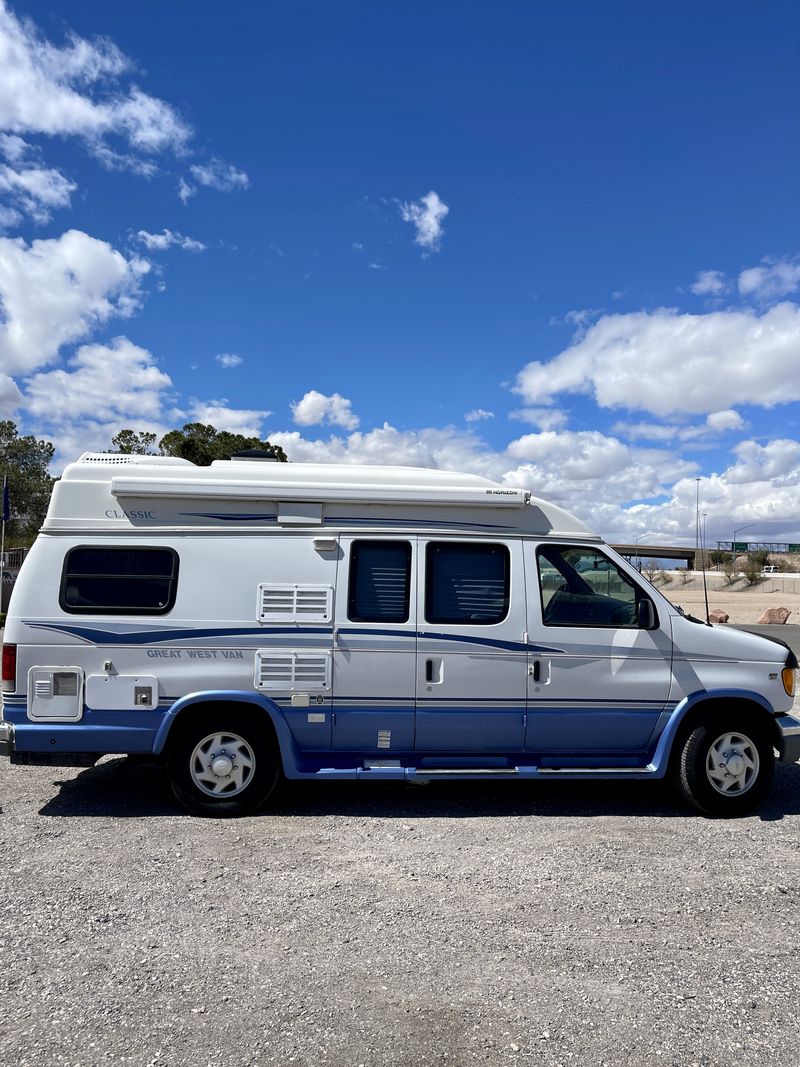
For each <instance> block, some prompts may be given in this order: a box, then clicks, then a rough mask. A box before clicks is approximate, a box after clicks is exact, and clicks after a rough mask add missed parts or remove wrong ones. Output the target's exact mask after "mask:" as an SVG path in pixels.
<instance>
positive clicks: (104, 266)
mask: <svg viewBox="0 0 800 1067" xmlns="http://www.w3.org/2000/svg"><path fill="white" fill-rule="evenodd" d="M148 269H149V264H148V263H147V261H146V260H141V259H137V258H135V257H134V258H131V259H126V258H125V257H124V256H123V255H122V254H121V253H120V252H118V251H116V249H114V248H112V247H111V245H110V244H107V243H106V242H105V241H98V240H97V239H96V238H94V237H89V236H88V234H85V233H83V232H82V231H81V230H68V231H67V232H66V233H64V234H62V235H61V237H58V238H51V239H48V240H38V241H33V242H31V244H30V245H27V244H26V243H25V241H24V240H23V239H22V238H10V237H0V310H1V311H2V315H0V365H2V367H3V369H4V370H6V371H9V372H11V373H19V372H21V373H26V372H31V371H34V370H36V369H38V368H39V367H42V366H44V365H46V364H47V363H50V362H52V361H53V360H54V359H55V357H56V356H57V354H58V351H59V349H60V348H61V346H62V345H65V344H69V343H72V342H75V341H80V340H82V339H83V338H85V337H87V336H89V334H90V333H91V332H92V331H93V330H94V329H95V328H96V327H97V326H98V325H101V324H103V323H105V322H107V321H108V320H109V319H111V318H113V317H125V316H128V315H130V314H132V313H133V311H134V310H136V308H138V306H139V299H140V291H139V283H140V281H141V278H142V276H143V275H144V274H145V273H147V271H148Z"/></svg>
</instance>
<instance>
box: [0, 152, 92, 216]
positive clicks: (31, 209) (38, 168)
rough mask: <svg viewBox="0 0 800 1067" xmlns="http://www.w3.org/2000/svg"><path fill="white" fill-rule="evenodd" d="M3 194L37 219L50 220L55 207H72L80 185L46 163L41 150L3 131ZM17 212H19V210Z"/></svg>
mask: <svg viewBox="0 0 800 1067" xmlns="http://www.w3.org/2000/svg"><path fill="white" fill-rule="evenodd" d="M0 155H2V156H4V157H5V159H6V160H7V161H8V162H7V163H0V194H4V195H5V197H6V199H7V200H8V201H9V202H10V203H11V204H14V205H16V207H17V208H20V209H21V210H22V211H25V212H26V213H27V214H28V215H30V216H32V218H33V219H34V220H35V221H36V222H47V221H48V220H49V219H50V212H51V209H53V208H60V207H69V205H70V197H71V195H72V193H73V192H74V191H75V189H76V188H77V186H76V185H75V183H74V182H71V181H69V179H68V178H65V177H64V175H63V174H62V173H61V171H60V170H55V169H52V168H49V167H45V166H43V165H42V164H41V163H40V162H39V153H38V151H37V150H36V149H35V148H33V147H32V146H31V145H29V144H28V143H27V142H26V141H23V139H22V138H21V137H17V136H15V135H12V134H0ZM16 214H18V212H16Z"/></svg>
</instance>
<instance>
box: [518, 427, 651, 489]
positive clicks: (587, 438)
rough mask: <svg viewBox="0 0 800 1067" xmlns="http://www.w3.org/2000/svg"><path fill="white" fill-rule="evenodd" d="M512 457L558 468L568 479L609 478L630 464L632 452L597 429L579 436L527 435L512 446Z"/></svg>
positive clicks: (570, 433) (550, 432) (548, 432)
mask: <svg viewBox="0 0 800 1067" xmlns="http://www.w3.org/2000/svg"><path fill="white" fill-rule="evenodd" d="M507 451H508V455H509V456H510V457H511V458H512V459H515V460H520V461H523V462H525V461H532V462H534V463H536V464H538V465H541V464H542V463H543V462H546V463H547V465H548V466H554V467H556V468H557V469H558V470H559V471H560V472H561V476H562V477H563V478H566V479H570V480H575V479H584V478H606V477H607V476H608V475H610V474H615V473H618V472H619V471H621V470H624V469H625V468H626V467H628V466H629V465H630V462H631V452H630V448H629V447H628V446H627V445H624V444H623V443H622V442H621V441H618V440H617V439H616V438H614V437H606V436H605V435H604V434H602V433H600V432H599V431H597V430H582V431H580V432H577V433H572V432H566V433H556V432H555V431H553V430H547V431H545V432H543V433H531V434H526V435H525V436H524V437H519V438H517V440H516V441H512V442H511V443H510V444H509V446H508V449H507Z"/></svg>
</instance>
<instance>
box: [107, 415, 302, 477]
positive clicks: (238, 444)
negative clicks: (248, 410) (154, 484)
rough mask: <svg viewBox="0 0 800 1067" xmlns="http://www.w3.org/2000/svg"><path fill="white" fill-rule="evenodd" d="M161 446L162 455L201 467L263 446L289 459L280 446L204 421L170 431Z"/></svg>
mask: <svg viewBox="0 0 800 1067" xmlns="http://www.w3.org/2000/svg"><path fill="white" fill-rule="evenodd" d="M123 432H125V431H123ZM159 448H160V449H161V453H162V455H165V456H179V457H180V458H181V459H188V460H191V462H192V463H196V464H198V466H200V467H207V466H208V465H209V464H210V463H213V461H214V460H215V459H230V458H231V456H232V455H234V453H236V452H244V451H247V450H248V449H259V450H261V451H262V452H266V453H267V454H268V455H271V456H274V457H275V459H277V460H278V461H279V462H281V463H286V462H287V456H286V453H285V452H284V451H283V449H282V448H281V447H280V446H279V445H271V444H270V443H269V441H261V440H259V438H258V437H244V436H243V435H242V434H240V433H229V432H228V430H217V429H215V428H214V427H213V426H206V425H204V424H203V423H202V422H187V423H186V425H185V426H184V427H183V429H182V430H170V432H169V433H168V434H165V435H164V436H163V437H162V438H161V440H160V441H159Z"/></svg>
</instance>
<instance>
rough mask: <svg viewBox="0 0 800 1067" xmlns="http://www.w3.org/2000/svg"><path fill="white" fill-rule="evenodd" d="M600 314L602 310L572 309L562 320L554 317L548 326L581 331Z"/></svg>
mask: <svg viewBox="0 0 800 1067" xmlns="http://www.w3.org/2000/svg"><path fill="white" fill-rule="evenodd" d="M602 314H603V308H574V309H573V310H572V311H568V312H567V313H566V315H565V316H564V318H563V319H559V318H557V317H556V316H555V315H554V316H553V317H552V318H551V319H550V325H551V326H565V325H566V326H574V327H575V328H576V330H578V331H582V330H585V329H586V327H587V326H588V325H589V324H590V323H591V322H593V321H594V320H595V319H596V318H597V317H598V316H599V315H602Z"/></svg>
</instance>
